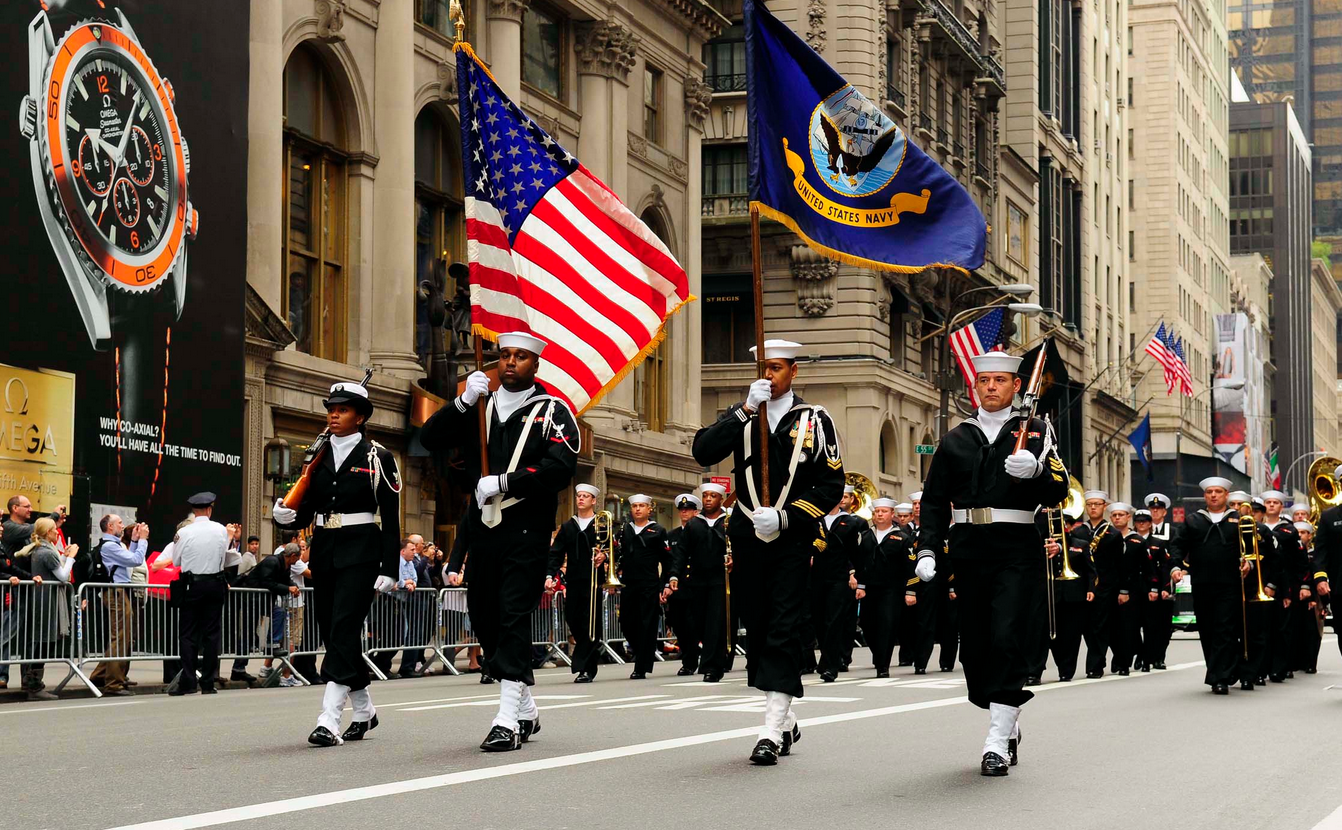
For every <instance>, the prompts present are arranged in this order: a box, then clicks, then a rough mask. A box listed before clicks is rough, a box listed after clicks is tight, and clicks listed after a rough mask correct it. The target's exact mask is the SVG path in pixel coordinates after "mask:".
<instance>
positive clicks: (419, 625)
mask: <svg viewBox="0 0 1342 830" xmlns="http://www.w3.org/2000/svg"><path fill="white" fill-rule="evenodd" d="M407 541H408V542H409V543H410V545H409V546H407V547H403V548H402V549H401V574H400V579H399V580H398V581H397V583H396V587H397V588H398V589H399V590H401V591H405V592H406V593H405V594H404V595H397V597H396V599H397V600H399V601H401V603H402V611H403V612H404V615H405V622H403V623H402V624H401V625H400V626H399V627H398V628H399V630H400V631H401V632H402V636H403V637H405V639H404V640H402V641H401V642H403V643H406V644H410V643H420V642H423V641H424V639H425V637H426V636H427V634H428V630H427V628H426V626H425V623H426V622H427V621H428V618H429V617H430V616H432V615H433V595H432V594H431V593H429V592H428V591H424V592H422V593H421V592H419V591H417V590H416V589H417V588H418V587H419V586H421V585H423V586H424V587H425V588H428V587H429V560H428V558H427V557H425V556H424V537H423V536H420V535H419V534H418V533H416V534H413V535H411V536H410V538H409V539H407ZM407 566H408V567H407ZM422 662H424V649H422V648H415V649H411V648H407V649H404V650H402V651H401V670H400V675H401V677H403V678H407V677H423V676H424V672H423V671H421V670H420V668H419V664H420V663H422Z"/></svg>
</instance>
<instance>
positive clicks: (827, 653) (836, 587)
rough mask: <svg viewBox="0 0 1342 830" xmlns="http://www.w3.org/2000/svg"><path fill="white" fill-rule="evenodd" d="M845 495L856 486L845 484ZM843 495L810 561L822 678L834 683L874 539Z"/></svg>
mask: <svg viewBox="0 0 1342 830" xmlns="http://www.w3.org/2000/svg"><path fill="white" fill-rule="evenodd" d="M843 491H844V495H845V496H851V495H852V494H853V487H852V486H851V485H845V486H844V488H843ZM851 503H852V502H851V500H850V499H843V500H841V501H840V502H839V504H837V505H835V507H834V509H833V510H831V511H830V512H829V515H827V516H825V541H826V542H827V544H826V546H825V549H824V550H823V551H817V552H816V554H815V556H814V557H813V559H812V562H811V618H812V619H813V620H815V628H816V634H817V635H818V637H817V639H818V640H819V642H820V662H819V663H818V664H817V666H816V668H817V669H818V671H819V672H820V679H821V680H822V681H824V682H825V683H832V682H834V680H835V679H836V678H837V677H838V676H839V672H841V671H843V656H844V645H845V640H846V641H847V642H848V643H851V642H852V634H851V630H852V622H851V619H852V617H853V616H854V615H855V614H856V613H857V600H856V599H855V596H856V595H855V591H856V589H857V586H858V582H857V572H858V569H859V568H860V567H861V566H862V563H863V562H864V561H866V559H867V556H868V552H867V551H868V548H869V547H870V545H871V543H872V541H873V539H872V535H871V528H870V527H868V526H867V520H866V519H864V518H862V517H861V516H854V515H853V514H851V513H849V512H848V511H847V510H846V509H845V506H846V505H848V504H851Z"/></svg>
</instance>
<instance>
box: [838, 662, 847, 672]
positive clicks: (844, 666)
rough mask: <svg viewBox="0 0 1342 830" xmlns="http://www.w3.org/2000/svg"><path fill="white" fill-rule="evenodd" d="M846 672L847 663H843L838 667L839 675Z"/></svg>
mask: <svg viewBox="0 0 1342 830" xmlns="http://www.w3.org/2000/svg"><path fill="white" fill-rule="evenodd" d="M846 671H848V664H847V663H844V664H843V665H842V666H839V674H843V673H844V672H846Z"/></svg>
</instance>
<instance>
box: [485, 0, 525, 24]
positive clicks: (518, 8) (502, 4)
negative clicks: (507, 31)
mask: <svg viewBox="0 0 1342 830" xmlns="http://www.w3.org/2000/svg"><path fill="white" fill-rule="evenodd" d="M527 2H528V0H489V2H488V3H487V4H486V6H485V17H486V18H487V19H489V20H515V21H517V22H519V23H520V22H522V12H524V11H526V10H527Z"/></svg>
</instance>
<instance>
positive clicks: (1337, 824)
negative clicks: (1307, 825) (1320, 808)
mask: <svg viewBox="0 0 1342 830" xmlns="http://www.w3.org/2000/svg"><path fill="white" fill-rule="evenodd" d="M1313 830H1342V807H1338V808H1337V809H1336V810H1334V811H1332V812H1331V813H1329V814H1328V815H1326V816H1324V817H1323V821H1320V822H1319V823H1318V824H1316V825H1314V827H1313Z"/></svg>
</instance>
